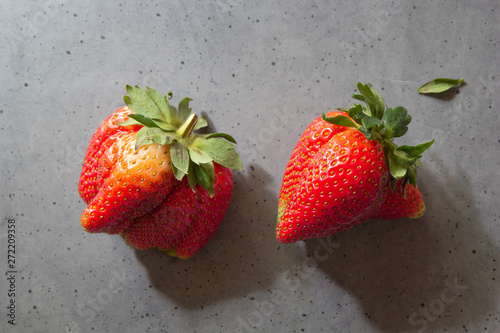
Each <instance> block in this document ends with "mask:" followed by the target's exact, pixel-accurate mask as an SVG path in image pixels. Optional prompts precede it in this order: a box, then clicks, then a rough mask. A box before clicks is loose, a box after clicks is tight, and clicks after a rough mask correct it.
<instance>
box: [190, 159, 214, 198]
mask: <svg viewBox="0 0 500 333" xmlns="http://www.w3.org/2000/svg"><path fill="white" fill-rule="evenodd" d="M193 171H194V175H195V177H196V180H197V181H198V183H199V184H200V185H201V187H203V188H204V189H206V190H207V191H208V194H209V195H210V197H213V196H214V192H215V191H214V182H215V168H214V164H213V163H212V162H210V163H204V164H200V165H197V164H194V165H193Z"/></svg>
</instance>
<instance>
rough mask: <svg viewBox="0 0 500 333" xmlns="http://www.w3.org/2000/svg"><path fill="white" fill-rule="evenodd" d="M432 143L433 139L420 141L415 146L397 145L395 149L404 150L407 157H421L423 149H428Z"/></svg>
mask: <svg viewBox="0 0 500 333" xmlns="http://www.w3.org/2000/svg"><path fill="white" fill-rule="evenodd" d="M433 143H434V140H431V141H429V142H425V143H421V144H419V145H416V146H399V147H397V148H396V151H402V152H405V153H406V154H407V155H408V156H409V157H417V158H418V157H421V156H422V154H423V153H424V151H426V150H427V149H429V147H430V146H432V144H433Z"/></svg>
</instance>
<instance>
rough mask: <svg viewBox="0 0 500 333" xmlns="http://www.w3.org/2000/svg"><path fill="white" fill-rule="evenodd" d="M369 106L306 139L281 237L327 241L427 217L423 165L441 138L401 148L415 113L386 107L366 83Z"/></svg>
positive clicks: (322, 124)
mask: <svg viewBox="0 0 500 333" xmlns="http://www.w3.org/2000/svg"><path fill="white" fill-rule="evenodd" d="M358 90H359V92H360V94H354V95H353V97H354V98H355V99H357V100H360V101H362V102H364V103H365V105H366V106H362V105H361V104H357V105H356V104H355V105H352V106H351V107H350V108H349V109H348V110H346V109H340V110H336V111H332V112H329V113H323V115H322V116H320V117H318V118H316V119H315V120H314V121H313V122H312V123H311V124H310V125H309V127H308V128H307V129H306V130H305V132H304V134H303V135H302V136H301V138H300V139H299V142H298V144H297V146H296V147H295V149H294V151H293V153H292V156H291V158H290V161H289V163H288V165H287V167H286V170H285V173H284V176H283V182H282V186H281V191H280V196H279V206H278V225H277V228H276V237H277V239H278V240H279V241H281V242H283V243H293V242H297V241H300V240H304V239H308V238H317V237H326V236H328V235H331V234H335V233H338V232H341V231H343V230H345V229H348V228H351V227H353V226H355V225H356V224H358V223H360V222H362V221H364V220H366V219H368V218H384V219H395V218H401V217H409V218H418V217H420V216H422V215H423V214H424V212H425V204H424V202H423V199H422V194H421V193H420V191H419V190H418V188H417V185H416V177H417V166H418V165H420V164H421V163H420V160H419V159H420V158H421V156H422V153H423V152H424V151H425V150H426V149H428V148H429V147H430V146H431V145H432V143H433V142H434V140H432V141H429V142H426V143H423V144H420V145H417V146H400V147H398V146H397V145H396V144H394V141H393V140H394V138H396V137H401V136H403V135H404V134H405V133H406V132H407V130H408V124H409V123H410V121H411V116H410V115H408V113H407V110H406V109H405V108H403V107H401V106H398V107H396V108H394V109H391V108H386V105H385V102H384V100H383V99H382V97H381V96H380V95H379V94H378V92H377V91H375V90H374V89H373V88H372V87H371V86H370V85H368V84H367V85H363V84H361V83H358Z"/></svg>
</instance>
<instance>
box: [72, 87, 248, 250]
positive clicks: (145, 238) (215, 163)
mask: <svg viewBox="0 0 500 333" xmlns="http://www.w3.org/2000/svg"><path fill="white" fill-rule="evenodd" d="M127 93H128V96H125V97H124V101H125V103H126V104H127V106H126V107H122V108H120V109H118V110H116V111H115V112H114V113H113V114H111V115H110V116H109V117H108V118H107V119H106V120H105V121H104V122H103V123H102V124H101V125H100V126H99V128H98V129H97V130H96V132H95V133H94V135H93V136H92V138H91V141H90V144H89V147H88V149H87V154H86V156H85V161H84V164H83V170H82V173H81V176H80V182H79V193H80V196H81V197H82V199H83V200H84V201H85V203H87V204H88V206H87V208H86V209H85V210H84V212H83V214H82V218H81V223H82V226H83V228H84V230H85V231H88V232H92V233H95V232H105V233H109V234H121V235H122V236H123V238H124V239H125V241H126V242H127V243H128V244H130V245H131V246H133V247H135V248H137V249H148V248H158V249H160V250H163V251H166V252H168V253H169V254H171V255H173V256H177V257H180V258H184V259H185V258H189V257H191V256H192V255H194V254H195V253H196V252H197V251H198V250H200V249H201V248H202V247H203V246H204V245H205V244H206V243H207V242H208V241H209V240H210V239H211V238H212V236H213V235H214V234H215V232H216V230H217V228H218V227H219V225H220V222H221V220H222V218H223V216H224V214H225V213H226V210H227V208H228V205H229V202H230V198H231V194H232V189H233V178H232V169H241V167H242V166H241V161H240V158H239V156H238V154H237V153H236V151H235V147H234V144H235V143H236V142H235V141H234V139H233V138H232V137H231V136H229V135H227V134H223V133H212V134H197V133H195V132H196V130H198V129H200V128H202V127H205V126H206V125H207V121H206V119H204V118H198V116H196V114H194V113H191V108H189V102H190V101H191V100H190V99H189V98H184V99H183V100H182V101H181V102H180V103H179V106H178V108H175V107H173V106H172V105H170V103H169V100H170V99H171V97H172V96H171V94H170V93H169V94H167V95H166V96H161V95H160V94H158V93H157V92H156V91H154V90H153V89H150V88H147V89H146V90H142V89H140V88H139V87H137V86H136V87H131V86H127Z"/></svg>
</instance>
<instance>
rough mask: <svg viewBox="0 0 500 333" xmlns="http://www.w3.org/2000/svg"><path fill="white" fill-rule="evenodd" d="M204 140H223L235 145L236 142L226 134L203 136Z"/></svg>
mask: <svg viewBox="0 0 500 333" xmlns="http://www.w3.org/2000/svg"><path fill="white" fill-rule="evenodd" d="M205 138H206V139H210V138H224V139H226V140H227V141H229V142H232V143H236V140H235V139H234V138H233V137H232V136H231V135H229V134H226V133H210V134H208V135H207V136H205Z"/></svg>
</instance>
